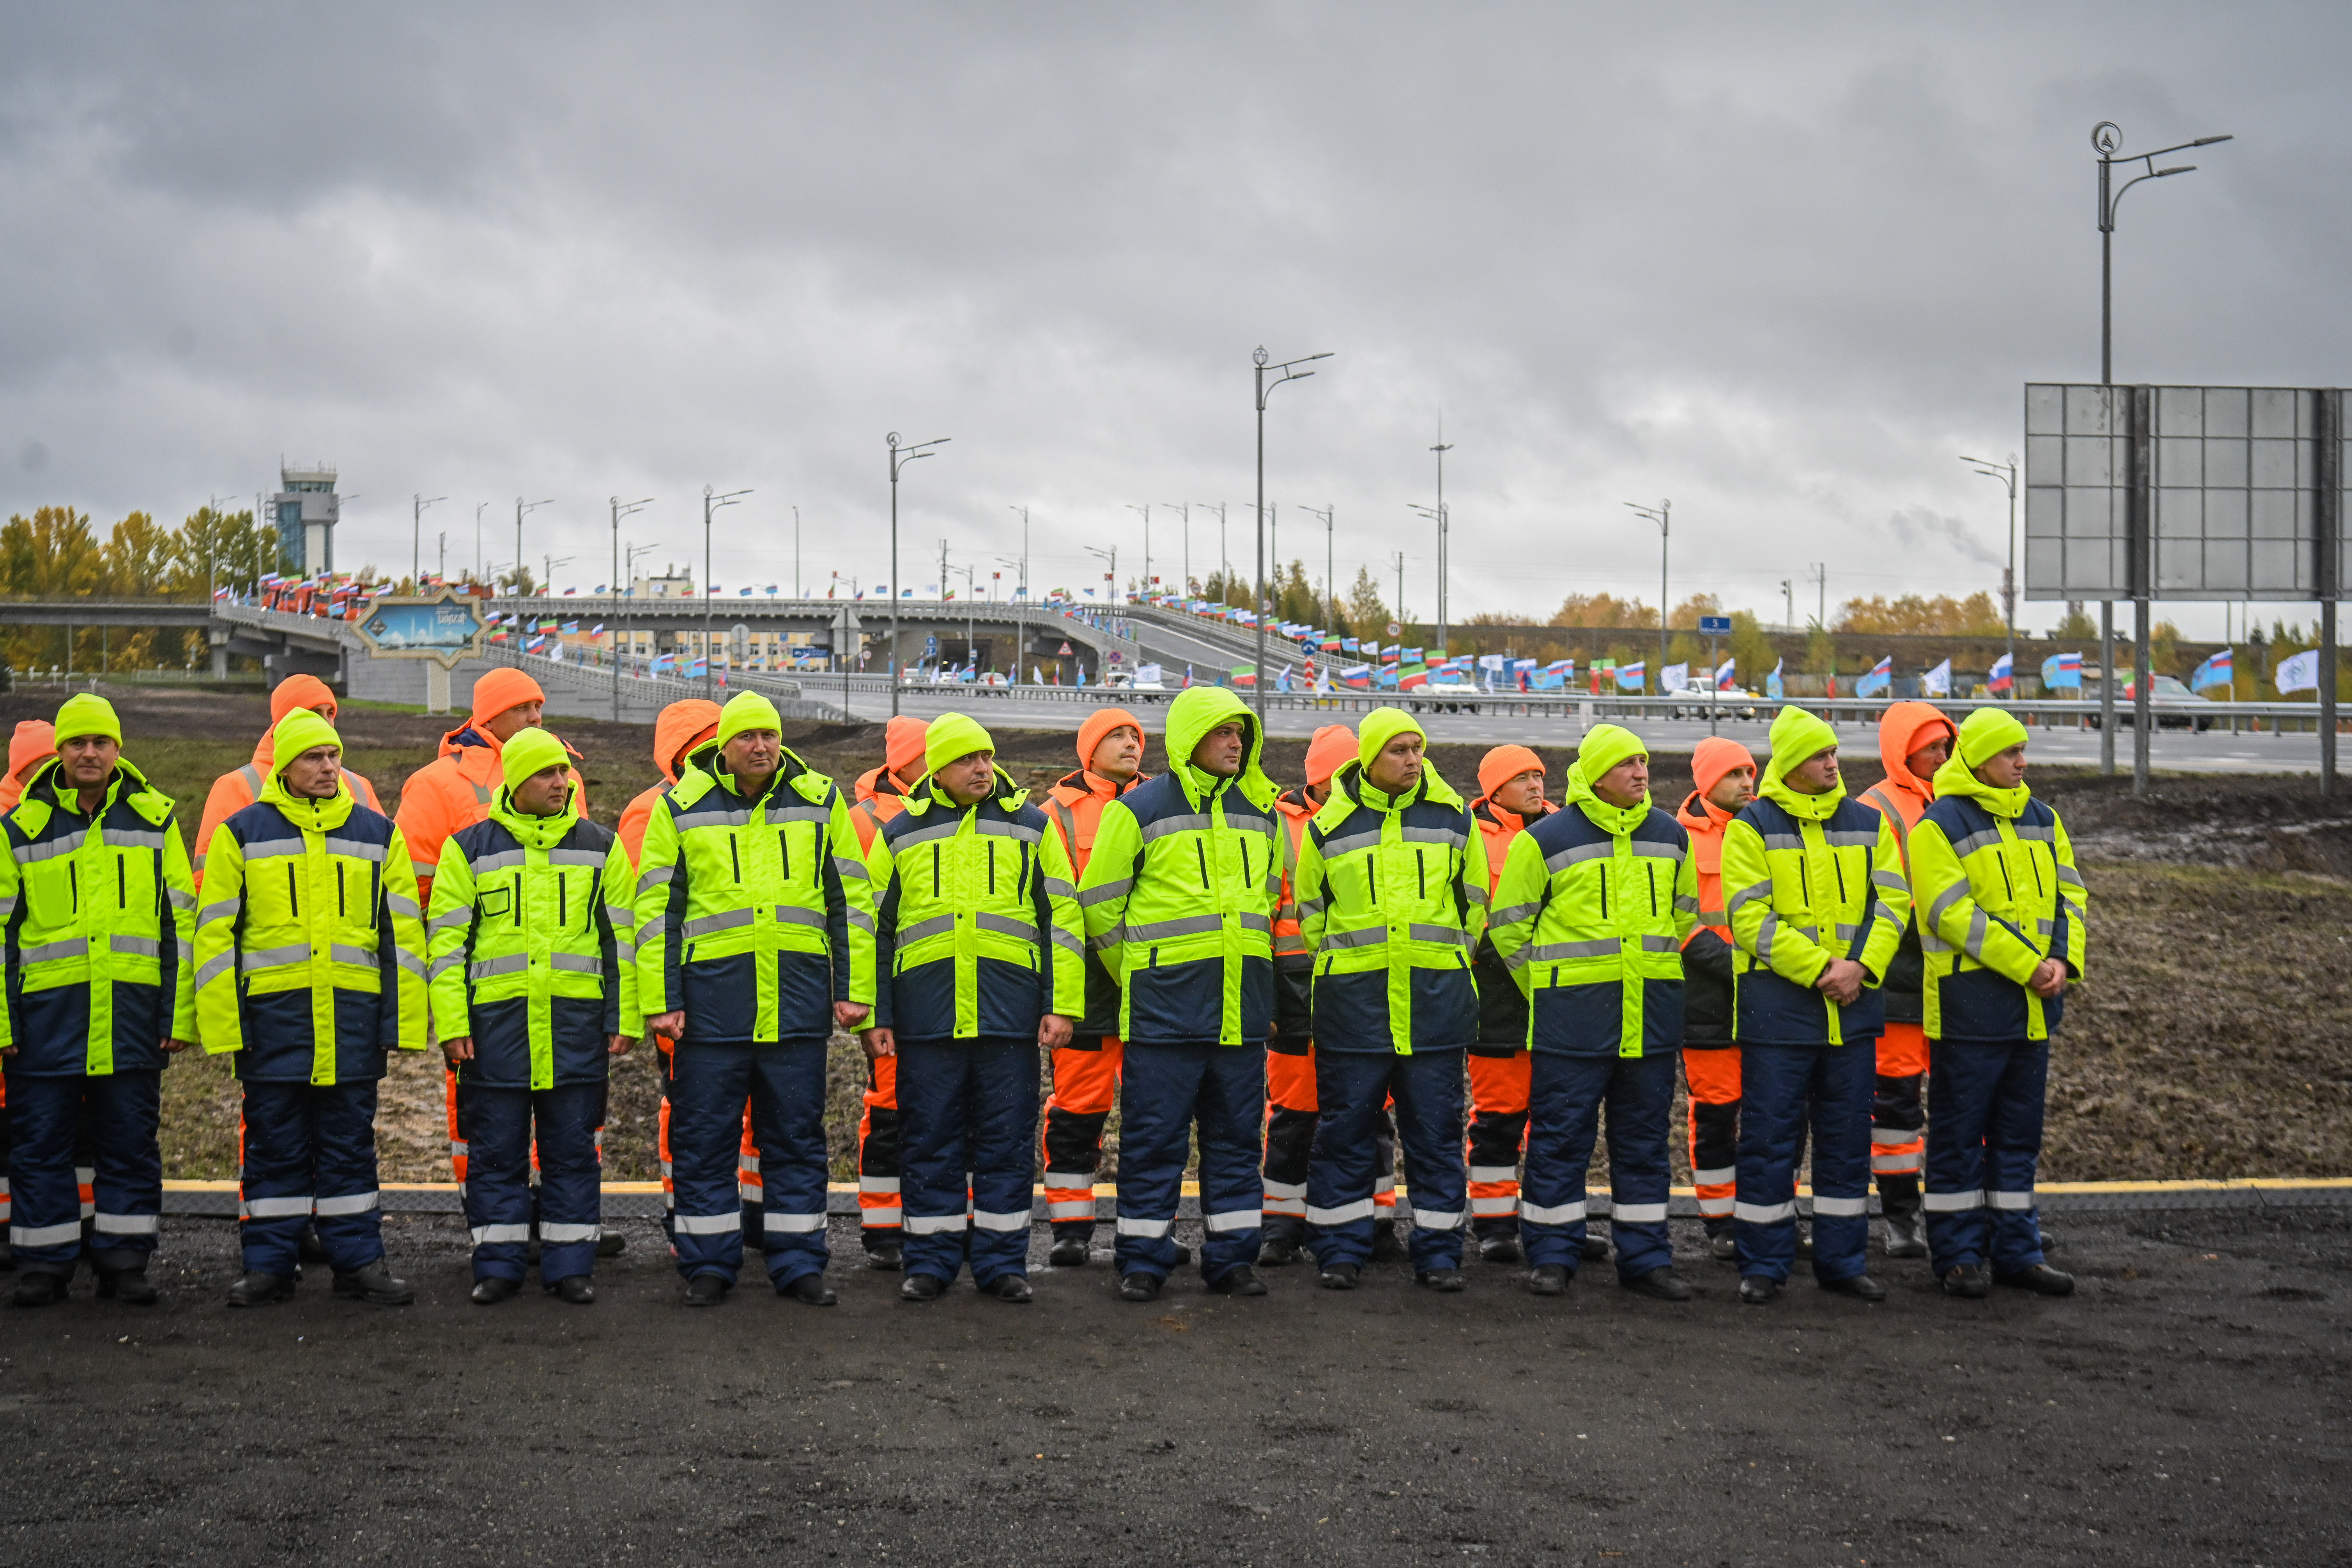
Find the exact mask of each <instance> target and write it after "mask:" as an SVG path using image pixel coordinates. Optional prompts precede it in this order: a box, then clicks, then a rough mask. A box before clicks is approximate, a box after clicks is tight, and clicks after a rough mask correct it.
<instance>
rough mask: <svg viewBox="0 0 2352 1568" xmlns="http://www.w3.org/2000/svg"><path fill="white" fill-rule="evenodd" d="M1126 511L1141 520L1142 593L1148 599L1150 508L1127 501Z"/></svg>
mask: <svg viewBox="0 0 2352 1568" xmlns="http://www.w3.org/2000/svg"><path fill="white" fill-rule="evenodd" d="M1127 510H1129V511H1131V512H1134V513H1135V514H1136V515H1137V516H1139V517H1140V518H1142V519H1143V593H1144V596H1145V597H1147V598H1149V597H1150V595H1151V508H1150V506H1149V505H1145V506H1138V505H1136V504H1135V503H1134V502H1133V501H1129V502H1128V503H1127Z"/></svg>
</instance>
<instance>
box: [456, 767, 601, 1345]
mask: <svg viewBox="0 0 2352 1568" xmlns="http://www.w3.org/2000/svg"><path fill="white" fill-rule="evenodd" d="M500 761H501V763H503V764H504V766H505V768H506V780H507V782H506V784H505V786H504V787H503V788H502V789H500V790H499V795H498V798H497V799H495V800H493V801H492V802H491V803H490V815H489V816H488V819H487V820H485V821H482V822H478V823H476V824H475V825H474V826H471V827H468V828H466V829H465V830H463V831H462V832H458V833H454V834H451V835H450V836H449V837H448V838H447V839H446V841H445V842H444V843H443V844H442V846H441V868H440V870H439V872H438V873H437V874H436V876H435V877H434V879H433V903H432V907H431V911H430V916H431V918H430V919H429V920H428V921H427V922H426V933H427V940H428V942H430V945H431V953H432V959H431V963H430V964H429V966H428V974H429V978H430V982H431V986H432V990H431V996H432V1003H433V1014H434V1017H435V1019H436V1033H438V1035H439V1036H440V1038H441V1050H442V1054H443V1055H444V1056H445V1057H446V1058H447V1059H448V1061H449V1062H450V1064H451V1065H453V1066H454V1067H456V1068H457V1104H458V1110H459V1113H460V1124H461V1125H462V1126H464V1128H465V1129H466V1139H467V1142H468V1143H469V1144H470V1145H471V1153H472V1163H471V1166H470V1174H469V1175H468V1177H467V1183H466V1219H467V1225H468V1226H471V1227H472V1230H473V1237H474V1301H475V1303H476V1304H477V1305H478V1306H486V1307H487V1306H495V1305H497V1304H498V1303H499V1302H500V1301H505V1300H510V1299H511V1298H513V1297H514V1296H515V1295H516V1294H517V1293H518V1292H519V1291H520V1289H522V1279H523V1268H524V1260H525V1248H526V1246H527V1244H528V1243H529V1241H530V1228H531V1206H532V1205H531V1191H530V1168H531V1152H532V1151H533V1149H534V1148H535V1149H536V1150H537V1151H538V1155H539V1174H540V1183H539V1215H538V1217H539V1239H540V1255H539V1277H540V1281H541V1284H543V1285H544V1286H546V1288H547V1289H548V1290H549V1291H550V1292H551V1293H552V1294H554V1295H556V1296H558V1297H560V1298H561V1299H562V1300H565V1301H569V1302H571V1303H572V1304H573V1305H575V1306H586V1305H587V1304H588V1303H590V1302H592V1301H593V1300H595V1299H596V1290H595V1287H594V1285H593V1283H592V1282H591V1280H590V1279H589V1276H590V1273H591V1271H592V1270H593V1268H594V1267H595V1261H596V1242H597V1239H598V1237H599V1236H600V1235H601V1234H602V1223H603V1209H602V1201H603V1200H602V1194H601V1193H600V1191H599V1186H598V1180H597V1177H598V1171H597V1158H596V1129H597V1128H599V1127H601V1126H603V1125H604V1103H605V1089H606V1084H607V1080H608V1078H609V1076H610V1075H609V1069H608V1063H609V1061H610V1059H611V1058H613V1057H616V1056H619V1055H620V1054H621V1053H622V1052H624V1051H625V1050H627V1049H628V1048H629V1047H631V1046H633V1045H635V1043H636V1037H637V1035H638V1034H639V1032H640V1027H641V1026H640V1025H639V1023H638V1021H637V1019H636V1017H635V1006H636V989H637V987H636V957H637V954H636V946H635V942H634V941H633V940H632V939H633V937H634V934H635V927H636V914H635V908H634V904H635V892H636V881H637V879H636V873H635V871H634V870H633V869H631V868H630V866H629V857H628V853H627V851H625V850H624V849H623V848H622V847H621V845H620V841H619V839H618V838H617V837H615V836H614V834H613V833H612V832H611V831H610V830H609V829H606V828H603V827H599V826H596V825H595V824H594V823H593V822H584V821H583V820H581V817H580V813H579V811H578V810H577V808H576V807H575V806H574V805H573V804H572V799H573V796H574V795H576V794H577V793H578V791H577V788H576V786H574V785H573V784H572V764H571V759H570V757H569V756H568V755H567V754H566V753H565V752H564V749H563V742H561V741H559V740H557V739H556V738H555V737H554V736H552V735H551V734H549V733H548V732H547V731H544V730H526V731H522V732H521V733H520V734H518V735H517V736H515V737H514V738H513V739H512V740H510V741H509V742H507V744H506V747H505V749H504V750H503V752H501V753H500ZM534 1132H535V1133H536V1136H535V1137H534Z"/></svg>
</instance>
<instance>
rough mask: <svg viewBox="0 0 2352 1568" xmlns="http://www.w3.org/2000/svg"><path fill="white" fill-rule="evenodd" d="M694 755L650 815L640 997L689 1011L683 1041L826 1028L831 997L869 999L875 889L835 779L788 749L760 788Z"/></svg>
mask: <svg viewBox="0 0 2352 1568" xmlns="http://www.w3.org/2000/svg"><path fill="white" fill-rule="evenodd" d="M724 765H725V764H724V763H723V761H722V760H721V758H720V754H719V748H718V747H717V746H715V745H709V746H705V747H704V748H703V749H702V750H700V751H698V752H696V753H695V754H694V755H693V757H692V758H690V759H689V760H688V763H687V766H686V772H685V774H684V776H683V777H681V778H680V779H679V781H678V784H677V788H676V789H673V790H672V791H670V792H669V794H668V795H666V796H664V797H663V799H662V801H661V802H660V804H659V805H657V806H656V808H655V810H654V813H653V817H652V820H651V821H650V822H648V823H647V824H646V847H645V854H644V856H643V857H642V860H641V864H640V866H639V868H638V873H637V893H636V911H637V926H636V941H637V1005H638V1008H639V1010H640V1011H641V1012H642V1013H643V1014H644V1015H645V1016H647V1017H652V1016H656V1015H658V1014H662V1013H667V1012H673V1011H677V1010H680V1009H683V1010H684V1012H685V1014H686V1035H685V1040H684V1043H686V1044H688V1045H703V1044H711V1045H724V1044H737V1045H765V1044H772V1043H773V1042H775V1041H778V1040H785V1039H807V1038H811V1037H814V1038H817V1039H823V1038H824V1037H827V1036H829V1035H830V1034H831V1033H832V1031H833V1004H834V1003H835V1001H845V1002H862V1003H868V1004H870V1003H872V1001H873V1000H874V892H873V882H872V880H871V879H870V877H869V875H868V873H867V870H866V861H865V858H863V856H862V855H861V854H860V852H859V849H858V843H857V830H856V828H855V827H853V826H850V821H849V802H848V800H847V799H846V797H845V796H844V795H842V793H841V791H840V790H839V789H837V788H835V785H834V783H833V781H832V780H831V779H829V778H827V777H825V776H824V774H822V773H813V772H811V771H810V770H809V766H808V764H807V763H803V761H801V759H800V758H799V757H797V756H795V755H793V753H792V752H790V751H786V752H784V753H783V757H782V764H781V765H780V766H779V767H778V769H777V771H776V775H775V777H774V778H773V779H772V780H771V781H770V782H769V785H768V790H767V793H766V794H765V795H762V796H761V798H760V799H758V800H755V801H747V800H745V799H743V798H742V797H741V796H740V795H737V794H736V793H735V791H734V789H733V787H732V785H731V782H730V781H731V775H724V776H722V775H721V774H720V773H719V769H720V768H721V767H723V766H724Z"/></svg>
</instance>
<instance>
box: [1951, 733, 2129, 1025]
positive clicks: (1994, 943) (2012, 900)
mask: <svg viewBox="0 0 2352 1568" xmlns="http://www.w3.org/2000/svg"><path fill="white" fill-rule="evenodd" d="M1955 761H1957V759H1956V760H1955ZM1955 772H1958V773H1959V775H1960V777H1959V780H1958V781H1955V782H1954V783H1951V784H1948V783H1947V780H1948V779H1949V778H1950V776H1951V774H1952V773H1955ZM1936 782H1937V784H1938V785H1939V786H1942V789H1943V794H1942V797H1941V798H1940V799H1938V800H1937V802H1936V804H1935V805H1931V806H1929V807H1928V808H1927V813H1926V815H1924V816H1921V817H1920V819H1919V825H1918V826H1916V827H1915V828H1913V829H1912V832H1911V865H1912V875H1913V877H1914V878H1915V879H1916V881H1915V886H1916V897H1917V900H1918V907H1919V909H1920V910H1922V911H1923V913H1922V916H1921V921H1920V923H1921V927H1922V930H1921V932H1920V936H1921V942H1922V945H1923V946H1924V947H1925V949H1926V959H1927V963H1926V976H1925V978H1926V987H1925V1000H1926V1003H1927V1008H1926V1012H1927V1018H1926V1024H1927V1037H1928V1038H1929V1039H1931V1040H2043V1039H2048V1038H2049V1037H2050V1035H2051V1033H2052V1032H2053V1030H2055V1029H2056V1028H2057V1027H2058V1025H2059V1021H2060V1019H2061V1018H2063V1016H2064V1014H2065V999H2064V998H2063V996H2053V997H2051V998H2049V999H2047V1000H2044V999H2043V998H2042V997H2040V996H2036V995H2035V994H2033V993H2032V992H2031V991H2029V990H2027V989H2026V988H2025V983H2026V982H2027V981H2028V980H2030V979H2032V977H2033V972H2034V970H2035V969H2036V968H2038V967H2039V966H2040V965H2041V963H2042V960H2043V959H2046V958H2054V959H2057V960H2058V961H2059V962H2061V963H2063V964H2065V966H2066V973H2067V975H2068V977H2069V978H2071V979H2080V978H2081V977H2082V973H2083V953H2084V937H2085V932H2084V923H2083V910H2084V904H2085V903H2086V901H2087V900H2088V899H2089V897H2090V895H2089V893H2088V891H2087V890H2086V889H2084V886H2083V878H2082V874H2081V873H2080V872H2078V871H2077V870H2076V869H2075V868H2074V845H2073V844H2071V843H2069V842H2068V841H2067V837H2066V827H2065V825H2064V824H2063V823H2062V822H2061V821H2059V820H2058V814H2057V813H2056V812H2054V811H2053V810H2051V809H2050V807H2049V806H2047V805H2043V804H2042V802H2041V801H2038V800H2034V799H2032V798H2030V797H2028V796H2027V795H2026V793H2025V791H2024V790H2023V789H2022V788H2019V789H2017V790H2014V791H1998V790H1992V789H1989V788H1987V787H1985V786H1984V785H1981V784H1977V782H1976V780H1975V779H1974V778H1973V777H1971V776H1969V774H1968V773H1967V772H1966V770H1965V769H1957V768H1956V767H1955V766H1954V765H1953V764H1950V763H1948V764H1946V766H1945V767H1944V769H1943V770H1942V771H1941V772H1939V773H1937V775H1936ZM2004 797H2007V798H2004Z"/></svg>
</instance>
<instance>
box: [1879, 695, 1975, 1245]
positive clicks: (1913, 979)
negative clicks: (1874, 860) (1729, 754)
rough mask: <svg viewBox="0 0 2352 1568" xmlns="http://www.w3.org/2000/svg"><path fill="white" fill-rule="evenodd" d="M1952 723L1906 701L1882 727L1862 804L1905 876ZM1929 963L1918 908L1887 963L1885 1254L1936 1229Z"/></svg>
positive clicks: (1882, 1042)
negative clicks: (1925, 978) (1929, 1105)
mask: <svg viewBox="0 0 2352 1568" xmlns="http://www.w3.org/2000/svg"><path fill="white" fill-rule="evenodd" d="M1957 733H1958V731H1957V730H1955V729H1954V727H1953V725H1952V721H1950V720H1949V719H1947V718H1945V717H1944V715H1943V714H1942V713H1941V712H1939V711H1938V710H1937V709H1936V708H1934V707H1933V706H1931V705H1930V704H1928V703H1925V702H1897V703H1895V704H1894V705H1892V706H1891V707H1889V708H1888V709H1887V710H1886V712H1885V715H1883V716H1882V717H1881V718H1880V719H1879V721H1878V760H1879V762H1880V763H1881V765H1883V766H1884V767H1885V770H1886V776H1885V778H1883V779H1881V780H1879V782H1878V783H1876V784H1873V785H1871V786H1870V787H1869V788H1868V789H1866V790H1864V791H1863V792H1862V804H1863V805H1866V806H1869V807H1870V808H1872V809H1873V810H1874V811H1876V812H1877V813H1878V814H1879V815H1880V816H1884V817H1885V818H1886V823H1887V826H1890V827H1892V828H1894V829H1895V847H1896V848H1898V849H1900V850H1901V851H1902V852H1903V875H1904V876H1905V877H1906V878H1908V877H1909V876H1910V875H1911V830H1912V829H1913V828H1914V827H1916V826H1918V825H1919V818H1920V817H1921V816H1923V815H1924V814H1925V813H1926V812H1927V808H1928V807H1929V806H1930V805H1934V804H1935V803H1936V771H1937V769H1938V768H1941V767H1942V766H1943V765H1944V763H1946V762H1948V761H1949V760H1950V758H1951V755H1952V737H1953V736H1954V735H1956V734H1957ZM1925 962H1926V961H1925V959H1924V958H1923V956H1922V954H1921V950H1920V939H1919V908H1918V905H1917V902H1916V900H1914V902H1913V905H1912V910H1911V918H1910V919H1909V920H1908V921H1905V922H1904V925H1903V945H1902V946H1900V947H1898V948H1896V949H1895V959H1894V962H1893V963H1889V964H1888V965H1887V969H1886V984H1885V985H1884V986H1882V987H1881V988H1880V992H1881V994H1882V995H1883V996H1884V997H1885V1002H1886V1032H1885V1034H1883V1035H1881V1036H1879V1037H1878V1089H1877V1093H1876V1094H1875V1095H1874V1097H1873V1098H1872V1100H1871V1113H1870V1173H1871V1177H1872V1179H1873V1180H1874V1181H1875V1182H1876V1183H1877V1184H1878V1208H1879V1213H1880V1214H1881V1215H1883V1216H1884V1217H1885V1221H1886V1256H1887V1257H1889V1258H1925V1257H1927V1226H1926V1223H1925V1222H1924V1221H1923V1220H1922V1219H1921V1217H1920V1214H1919V1175H1920V1172H1921V1170H1922V1168H1923V1166H1924V1164H1925V1163H1926V1158H1927V1135H1926V1133H1925V1132H1923V1131H1921V1129H1923V1128H1925V1127H1926V1126H1927V1111H1926V1109H1925V1107H1923V1106H1922V1105H1921V1103H1920V1099H1919V1089H1920V1086H1921V1085H1923V1084H1924V1083H1926V1082H1927V1031H1926V1029H1925V1027H1924V1020H1925V1018H1926V1014H1925V1013H1924V1012H1923V1011H1922V1007H1923V1003H1922V1000H1921V996H1920V987H1921V984H1922V980H1921V976H1922V973H1924V967H1925Z"/></svg>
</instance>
